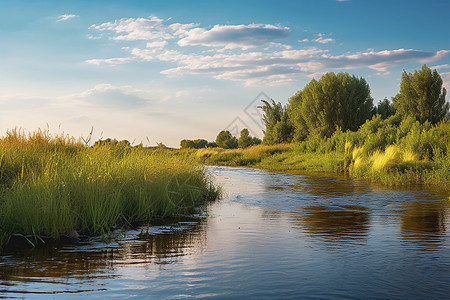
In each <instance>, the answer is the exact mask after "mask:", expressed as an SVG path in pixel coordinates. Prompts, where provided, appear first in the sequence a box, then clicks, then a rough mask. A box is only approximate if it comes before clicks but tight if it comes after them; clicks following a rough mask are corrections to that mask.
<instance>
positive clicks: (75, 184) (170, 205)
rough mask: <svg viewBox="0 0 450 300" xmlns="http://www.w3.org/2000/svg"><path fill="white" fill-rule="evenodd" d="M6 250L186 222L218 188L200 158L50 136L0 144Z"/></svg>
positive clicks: (1, 235) (10, 137)
mask: <svg viewBox="0 0 450 300" xmlns="http://www.w3.org/2000/svg"><path fill="white" fill-rule="evenodd" d="M0 193H1V198H0V247H1V245H2V244H4V243H6V242H7V241H8V240H9V238H10V237H11V236H14V235H16V236H25V237H27V238H28V239H29V240H30V241H31V242H32V241H36V240H37V239H38V237H52V238H56V239H57V238H58V237H60V236H61V235H64V234H67V233H69V232H71V231H73V230H76V231H77V232H79V233H83V234H87V235H105V234H108V233H109V231H110V230H111V228H113V227H115V226H127V225H135V224H147V223H150V222H152V221H154V220H156V219H161V218H168V217H177V216H183V215H186V214H190V213H193V212H195V209H196V208H197V207H198V206H200V205H202V204H204V203H205V202H206V201H208V200H213V199H216V198H217V196H218V191H217V189H216V188H215V187H214V186H213V185H212V183H211V181H210V178H209V177H208V175H207V174H206V173H205V171H204V169H203V168H202V167H199V166H198V165H197V164H196V163H195V162H194V160H193V159H189V158H186V157H185V156H180V155H172V154H171V152H169V151H163V150H150V149H145V148H131V147H129V146H120V145H119V146H111V145H102V146H97V147H86V146H85V145H83V144H82V143H79V142H77V141H75V140H74V139H72V138H69V137H67V136H56V137H52V136H50V135H49V134H48V133H47V132H45V131H38V132H35V133H32V134H25V133H24V132H22V131H20V130H14V131H11V132H9V133H8V134H7V135H6V136H5V137H4V138H2V139H0Z"/></svg>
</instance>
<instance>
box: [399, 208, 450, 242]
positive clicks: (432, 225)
mask: <svg viewBox="0 0 450 300" xmlns="http://www.w3.org/2000/svg"><path fill="white" fill-rule="evenodd" d="M404 208H405V211H404V212H403V214H401V216H400V218H401V226H400V232H401V236H402V238H403V240H404V241H405V242H413V243H414V244H415V245H416V246H417V248H418V249H421V250H436V249H437V248H438V247H440V246H442V245H443V241H444V235H445V231H446V229H447V226H448V224H447V222H448V220H447V219H448V218H449V214H450V202H448V201H442V202H441V203H427V202H413V203H407V204H405V205H404Z"/></svg>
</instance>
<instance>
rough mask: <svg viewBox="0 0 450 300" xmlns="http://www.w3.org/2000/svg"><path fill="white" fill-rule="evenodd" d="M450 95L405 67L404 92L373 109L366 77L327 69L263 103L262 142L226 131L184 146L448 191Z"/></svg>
mask: <svg viewBox="0 0 450 300" xmlns="http://www.w3.org/2000/svg"><path fill="white" fill-rule="evenodd" d="M446 93H447V91H446V89H445V88H443V84H442V78H441V77H440V75H439V74H438V73H437V71H436V70H431V69H430V68H428V67H427V66H426V65H424V66H423V67H422V69H420V70H416V71H415V72H413V73H407V72H403V75H402V78H401V84H400V92H399V93H398V94H397V95H396V96H395V97H392V99H391V101H390V100H388V99H384V100H383V101H380V102H379V103H378V105H377V106H374V105H373V99H372V98H371V96H370V88H369V85H368V84H367V82H366V81H365V80H364V79H363V78H358V77H356V76H354V75H349V74H348V73H338V74H335V73H327V74H325V75H323V76H322V77H321V78H320V80H315V79H313V80H312V81H311V82H310V83H309V84H307V85H306V86H305V87H304V89H303V90H300V91H299V92H298V93H296V94H295V95H294V96H292V97H291V98H290V99H289V102H288V104H287V105H286V106H283V105H281V103H279V102H278V103H277V102H275V101H274V100H271V101H269V100H267V101H266V100H263V101H262V102H263V103H262V104H263V105H262V106H261V107H260V108H261V109H262V111H263V112H264V115H263V121H264V124H265V131H264V138H263V140H262V141H261V140H259V139H257V138H255V137H253V138H252V137H251V136H250V135H249V131H248V130H247V129H243V130H242V131H241V135H240V137H239V139H238V138H236V137H234V136H232V135H231V134H230V132H228V131H225V130H224V131H222V132H220V133H219V134H218V136H217V138H216V141H215V143H211V142H210V143H208V142H207V141H206V140H201V139H199V140H194V141H188V140H183V141H181V148H182V149H187V150H185V151H187V152H188V151H190V153H191V154H192V155H193V156H194V157H195V158H196V159H198V160H199V161H200V162H202V163H205V164H211V165H226V166H249V167H258V168H264V169H267V170H271V171H283V172H284V171H290V172H314V173H334V174H345V175H347V176H351V177H353V178H360V179H366V180H371V181H376V182H382V183H385V184H388V185H415V184H426V185H429V186H434V187H435V188H439V189H442V190H444V191H446V192H447V193H449V192H450V119H449V103H448V102H446V100H445V97H446ZM202 142H203V143H202ZM261 142H262V145H261ZM193 148H194V149H197V150H190V149H193ZM200 148H201V149H200Z"/></svg>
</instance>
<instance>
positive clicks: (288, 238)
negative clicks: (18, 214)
mask: <svg viewBox="0 0 450 300" xmlns="http://www.w3.org/2000/svg"><path fill="white" fill-rule="evenodd" d="M209 169H210V171H211V172H212V173H213V174H214V175H215V178H216V181H217V183H219V184H220V185H221V186H222V187H223V191H224V196H223V199H221V200H218V201H216V202H214V203H211V204H209V205H208V207H207V208H205V210H204V212H203V213H201V214H200V216H199V217H198V218H195V219H193V220H190V221H184V222H180V223H177V224H171V225H164V226H154V227H151V228H149V229H148V233H146V231H147V228H140V229H137V230H131V231H127V232H126V233H125V234H122V235H120V236H119V238H118V239H116V240H114V241H113V242H109V243H105V242H102V241H91V242H89V243H83V244H80V245H65V246H59V247H58V246H52V247H44V248H39V249H26V250H23V251H15V252H13V253H12V252H5V253H3V254H1V255H0V298H21V299H22V298H32V299H49V298H61V299H72V298H85V297H90V298H97V299H104V298H118V299H121V298H136V299H142V298H144V299H185V298H208V299H209V298H217V299H226V298H253V299H265V298H283V299H287V298H294V299H448V297H449V295H450V229H449V228H450V201H449V200H448V198H447V199H446V198H445V197H444V196H443V195H439V194H438V193H435V192H432V191H428V190H423V189H420V188H416V189H413V188H409V189H405V188H403V189H392V188H386V187H382V186H378V185H373V184H368V183H364V182H359V181H354V180H346V179H340V178H332V177H320V176H305V175H293V174H277V173H270V172H265V171H262V170H256V169H246V168H228V167H209Z"/></svg>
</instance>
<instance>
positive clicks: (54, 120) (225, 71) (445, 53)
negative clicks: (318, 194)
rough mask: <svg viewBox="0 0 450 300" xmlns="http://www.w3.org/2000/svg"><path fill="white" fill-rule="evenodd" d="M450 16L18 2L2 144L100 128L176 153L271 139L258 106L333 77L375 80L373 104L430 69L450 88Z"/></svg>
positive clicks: (441, 8)
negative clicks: (15, 136)
mask: <svg viewBox="0 0 450 300" xmlns="http://www.w3.org/2000/svg"><path fill="white" fill-rule="evenodd" d="M449 9H450V2H448V1H444V0H440V1H404V0H401V1H395V2H392V1H384V0H383V1H376V2H372V1H370V2H368V1H357V0H347V1H345V0H321V1H314V2H311V1H296V2H295V3H291V2H289V1H285V2H279V1H278V2H276V3H275V2H271V1H248V2H244V3H242V1H239V2H238V1H229V2H226V3H210V2H207V1H191V2H183V1H152V2H147V1H133V2H131V3H130V2H129V1H95V3H91V2H89V1H77V2H76V3H61V2H59V1H20V0H19V1H8V2H7V3H1V4H0V17H1V20H2V21H1V22H2V23H1V24H2V26H0V31H1V35H2V46H1V47H0V54H1V56H0V57H1V58H0V59H1V65H2V68H1V71H0V110H1V116H0V130H1V135H4V134H5V133H6V131H7V130H8V129H14V128H15V127H22V128H24V129H26V130H27V131H30V132H32V131H35V130H37V129H38V128H47V126H48V128H49V130H50V131H51V132H52V133H61V132H65V133H66V134H69V135H70V136H73V137H75V138H79V137H82V136H83V137H86V136H87V134H89V132H90V131H91V128H94V133H93V137H92V140H93V142H94V141H96V140H98V139H100V138H103V139H106V138H115V139H117V140H129V141H130V142H133V141H135V142H134V144H139V143H143V144H144V146H156V145H157V143H164V144H165V145H167V146H168V147H173V148H178V147H179V146H180V144H179V143H180V141H181V140H183V139H192V140H193V139H206V140H208V141H214V140H215V138H216V136H217V134H218V133H219V132H220V131H221V130H224V129H230V131H234V132H232V133H234V134H235V131H236V130H237V131H239V130H240V129H242V127H243V126H246V127H248V128H249V130H250V131H251V133H252V135H253V136H256V137H259V138H262V131H260V130H261V123H260V120H259V119H258V118H259V116H260V115H259V113H258V112H257V111H256V110H255V107H256V106H257V105H260V103H261V102H259V103H258V101H259V100H261V99H263V98H262V97H264V98H266V97H268V98H272V99H274V100H275V101H276V102H281V103H282V104H286V103H287V101H288V99H289V97H291V96H293V95H294V94H295V93H296V92H297V91H298V90H301V89H303V88H304V86H305V85H306V84H308V83H309V82H310V81H311V80H312V79H313V78H315V79H319V78H320V76H321V75H322V74H324V73H326V72H335V73H338V72H347V73H349V74H353V75H355V76H358V77H363V78H365V79H366V80H367V82H368V84H369V86H370V88H371V96H372V98H373V99H374V105H376V104H377V103H378V101H380V100H383V99H384V98H388V99H390V98H391V97H394V96H395V95H396V94H397V93H398V92H399V84H400V79H401V74H402V72H403V70H405V71H407V72H413V71H414V70H418V69H420V68H421V67H422V65H423V64H426V65H427V66H428V67H430V68H431V69H436V70H437V71H438V72H439V74H440V75H441V77H442V79H443V82H444V87H445V88H446V89H447V90H449V89H450V45H449V38H448V37H449V32H448V25H445V24H446V17H447V13H448V11H449ZM446 36H447V38H446ZM447 99H448V98H447ZM266 100H270V99H266ZM447 101H448V100H447ZM147 140H149V141H150V143H149V142H148V141H147ZM93 142H92V143H93Z"/></svg>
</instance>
